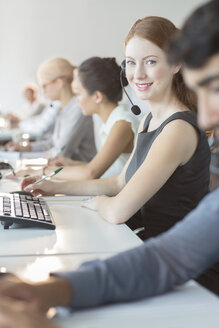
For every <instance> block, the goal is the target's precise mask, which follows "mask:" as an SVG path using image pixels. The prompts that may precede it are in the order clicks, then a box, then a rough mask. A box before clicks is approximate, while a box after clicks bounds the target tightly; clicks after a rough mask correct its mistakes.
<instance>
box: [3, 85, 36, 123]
mask: <svg viewBox="0 0 219 328" xmlns="http://www.w3.org/2000/svg"><path fill="white" fill-rule="evenodd" d="M24 97H25V98H26V99H27V101H28V102H29V103H30V104H32V103H34V101H35V100H36V99H37V92H36V91H34V90H33V89H30V88H26V89H25V90H24ZM7 118H8V120H9V121H10V123H11V126H12V127H13V128H16V127H17V125H18V123H19V121H20V119H19V117H18V116H17V115H16V114H14V113H8V115H7Z"/></svg>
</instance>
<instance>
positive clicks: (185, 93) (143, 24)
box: [125, 16, 197, 111]
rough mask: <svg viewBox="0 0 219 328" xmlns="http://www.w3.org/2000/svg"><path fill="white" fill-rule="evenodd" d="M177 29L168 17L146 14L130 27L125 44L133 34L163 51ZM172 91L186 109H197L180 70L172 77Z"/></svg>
mask: <svg viewBox="0 0 219 328" xmlns="http://www.w3.org/2000/svg"><path fill="white" fill-rule="evenodd" d="M178 31H179V30H178V29H177V28H176V26H175V25H174V24H173V23H172V22H170V21H169V20H168V19H166V18H163V17H156V16H148V17H145V18H142V19H138V20H137V21H136V22H135V23H134V25H133V26H132V27H131V29H130V31H129V33H128V35H127V37H126V39H125V46H126V45H127V43H128V42H129V40H130V39H132V38H133V37H134V36H138V37H140V38H142V39H147V40H149V41H151V42H153V43H154V44H155V45H157V46H158V47H159V48H161V49H162V50H164V51H165V49H166V47H167V45H168V43H169V42H170V40H171V39H172V38H173V37H174V36H175V35H176V33H177V32H178ZM172 87H173V91H174V92H175V94H176V97H177V98H178V100H179V101H180V102H181V103H182V104H184V105H185V106H186V107H187V108H188V109H191V110H194V111H196V110H197V100H196V96H195V94H194V93H193V92H191V91H190V90H189V89H188V88H187V87H186V85H185V83H184V81H183V77H182V73H181V70H179V72H178V73H176V74H175V75H174V77H173V85H172Z"/></svg>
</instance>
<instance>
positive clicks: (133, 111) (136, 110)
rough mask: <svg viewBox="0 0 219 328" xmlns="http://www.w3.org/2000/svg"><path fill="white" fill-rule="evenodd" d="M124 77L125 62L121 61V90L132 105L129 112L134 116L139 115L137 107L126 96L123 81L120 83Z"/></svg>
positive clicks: (139, 111)
mask: <svg viewBox="0 0 219 328" xmlns="http://www.w3.org/2000/svg"><path fill="white" fill-rule="evenodd" d="M124 77H125V78H126V76H125V60H123V61H122V63H121V71H120V83H121V86H122V89H123V91H124V92H125V94H126V96H127V98H128V100H129V101H130V103H131V104H132V107H131V111H132V113H133V114H135V115H139V114H140V113H141V110H140V108H139V107H138V106H137V105H134V104H133V102H132V100H131V98H130V97H129V95H128V93H127V91H126V89H125V87H124V85H123V81H122V79H123V78H124Z"/></svg>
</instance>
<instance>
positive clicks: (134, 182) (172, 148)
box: [22, 17, 210, 239]
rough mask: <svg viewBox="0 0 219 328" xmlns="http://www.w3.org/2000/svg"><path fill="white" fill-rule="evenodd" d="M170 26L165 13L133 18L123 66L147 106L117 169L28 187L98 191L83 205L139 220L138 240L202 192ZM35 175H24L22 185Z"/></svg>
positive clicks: (200, 147)
mask: <svg viewBox="0 0 219 328" xmlns="http://www.w3.org/2000/svg"><path fill="white" fill-rule="evenodd" d="M176 31H177V29H176V27H175V26H174V25H173V24H172V23H171V22H170V21H169V20H167V19H164V18H161V17H146V18H143V19H139V20H137V21H136V22H135V24H134V25H133V26H132V28H131V30H130V31H129V33H128V36H127V38H126V41H125V56H126V59H125V65H123V70H124V72H123V73H125V74H126V77H127V79H128V82H129V84H130V86H131V87H132V88H133V89H134V91H135V92H136V94H137V96H138V97H139V98H140V99H143V100H145V101H148V104H149V106H150V113H149V114H148V115H147V116H146V117H145V118H143V120H142V122H141V124H140V127H139V134H138V139H137V142H136V145H135V149H134V151H133V153H132V156H131V158H130V160H129V161H128V163H127V164H126V166H125V168H124V169H123V171H122V173H121V175H120V176H118V177H112V178H107V179H99V180H90V181H84V182H76V181H75V182H67V183H66V182H65V183H59V184H58V186H57V185H56V184H55V183H53V182H51V181H44V182H42V183H41V184H38V185H37V186H34V185H31V186H29V187H28V188H29V190H31V189H32V190H33V192H34V194H38V193H42V194H44V193H49V194H55V193H65V194H71V195H99V197H96V198H94V199H92V200H90V201H88V202H86V203H84V205H83V206H85V207H88V208H90V209H93V210H96V211H98V212H99V213H100V214H101V216H102V217H103V218H104V219H105V220H107V221H109V222H111V223H114V224H119V223H124V222H127V223H128V225H129V226H130V227H131V228H133V229H135V228H139V227H142V226H143V227H144V231H143V232H142V234H141V237H142V238H143V239H146V238H149V237H152V236H156V235H158V234H160V233H162V232H164V231H165V230H168V229H169V228H170V227H171V226H173V225H174V224H175V223H176V222H177V221H179V220H181V219H182V218H183V217H184V216H185V215H186V214H187V213H188V212H190V211H191V210H192V209H193V208H194V207H195V206H196V205H197V204H198V202H199V201H200V200H201V199H202V197H203V196H204V195H205V194H206V193H207V192H208V187H209V161H210V152H209V147H208V143H207V139H206V136H205V133H204V132H203V131H201V130H200V129H199V127H198V125H197V122H196V114H195V112H194V111H193V110H195V109H196V103H195V101H194V96H193V95H192V94H191V92H190V91H188V90H187V89H186V87H185V85H184V82H183V79H182V75H181V71H180V65H170V64H168V62H167V59H166V55H165V47H166V44H167V43H168V42H169V40H170V39H171V37H172V36H173V35H174V34H175V32H176ZM124 66H125V69H124ZM134 110H137V109H136V108H134ZM118 142H119V140H118ZM34 181H35V179H34V178H27V179H26V180H25V181H24V182H23V185H22V186H23V188H24V187H25V186H27V185H28V184H30V183H32V182H34ZM101 195H104V196H101Z"/></svg>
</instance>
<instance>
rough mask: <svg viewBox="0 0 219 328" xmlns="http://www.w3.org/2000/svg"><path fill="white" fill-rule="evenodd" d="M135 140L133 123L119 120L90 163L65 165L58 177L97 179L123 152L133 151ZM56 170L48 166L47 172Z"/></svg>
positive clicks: (75, 179) (74, 179) (76, 179)
mask: <svg viewBox="0 0 219 328" xmlns="http://www.w3.org/2000/svg"><path fill="white" fill-rule="evenodd" d="M133 142H134V133H133V131H132V129H131V123H129V122H126V121H119V122H117V123H115V124H114V126H113V127H112V129H111V131H110V134H109V136H108V138H107V140H106V142H105V144H104V145H103V147H102V148H101V149H100V151H99V152H98V154H97V155H96V156H95V157H94V158H93V159H92V160H91V161H90V162H89V163H83V164H82V163H80V164H79V165H77V164H76V165H73V166H67V167H64V169H63V170H62V171H61V172H60V174H59V175H58V176H57V178H58V179H68V180H73V181H78V180H90V179H97V178H99V177H100V176H101V175H102V174H103V173H104V172H105V171H106V170H107V169H108V168H109V167H110V166H111V165H112V164H113V162H114V161H115V160H116V159H117V158H118V157H119V156H120V155H121V154H122V153H125V152H127V153H128V152H129V153H131V151H132V149H133ZM54 170H55V167H53V166H50V167H47V168H46V170H45V174H47V173H50V172H52V171H54Z"/></svg>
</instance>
